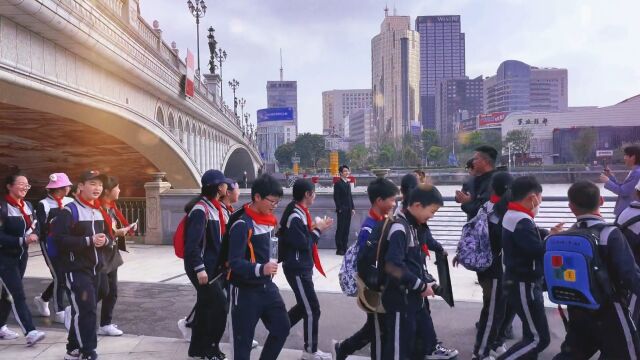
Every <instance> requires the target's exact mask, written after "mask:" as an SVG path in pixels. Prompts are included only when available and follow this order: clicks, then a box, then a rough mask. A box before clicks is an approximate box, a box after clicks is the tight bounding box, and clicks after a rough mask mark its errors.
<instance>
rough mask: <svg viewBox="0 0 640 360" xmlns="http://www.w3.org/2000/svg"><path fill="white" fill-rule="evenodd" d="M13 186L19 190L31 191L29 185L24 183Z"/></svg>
mask: <svg viewBox="0 0 640 360" xmlns="http://www.w3.org/2000/svg"><path fill="white" fill-rule="evenodd" d="M15 186H17V187H20V188H23V189H25V190H29V189H31V185H29V184H25V183H20V184H15Z"/></svg>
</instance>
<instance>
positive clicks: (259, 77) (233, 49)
mask: <svg viewBox="0 0 640 360" xmlns="http://www.w3.org/2000/svg"><path fill="white" fill-rule="evenodd" d="M205 3H206V4H207V7H208V8H207V12H206V14H205V16H204V18H202V19H201V23H200V59H201V60H200V62H201V68H202V71H203V72H205V71H208V67H207V63H208V59H209V50H208V46H207V38H206V35H207V32H206V29H207V28H209V26H213V27H214V28H215V36H216V40H217V41H218V44H219V46H221V47H222V48H223V49H224V50H226V51H227V53H228V58H227V61H226V62H224V63H223V65H222V75H223V84H225V87H224V92H225V94H224V97H225V99H227V103H232V102H230V101H228V99H231V98H232V92H231V90H230V89H229V87H228V86H227V85H226V84H227V82H228V81H229V80H231V79H232V78H235V79H237V80H238V81H239V82H240V86H239V88H238V90H237V94H238V97H243V98H245V99H246V101H247V105H246V106H245V112H248V113H250V114H251V121H252V122H254V123H255V119H256V110H258V109H261V108H264V107H266V103H267V93H266V82H267V81H269V80H279V69H280V56H279V54H280V52H279V51H280V49H282V53H283V65H284V80H296V81H297V82H298V127H299V132H312V133H322V92H323V91H327V90H334V89H360V88H371V38H373V37H374V36H375V35H376V34H378V33H379V31H380V24H381V22H382V20H383V18H384V8H385V6H386V5H388V6H389V9H390V11H389V14H390V15H391V14H393V11H394V10H393V9H394V8H395V9H396V14H397V15H408V16H410V17H411V23H412V29H413V27H414V25H415V18H416V17H417V16H427V15H461V21H462V32H464V33H465V34H466V35H465V36H466V72H467V74H466V75H467V76H469V77H470V78H475V77H477V76H479V75H482V76H484V77H486V76H491V75H494V74H495V72H496V70H497V68H498V66H499V65H500V63H501V62H502V61H505V60H520V61H523V62H525V63H527V64H529V65H532V66H538V67H556V68H566V69H568V72H569V106H608V105H613V104H615V103H618V102H620V101H622V100H624V99H627V98H629V97H632V96H635V95H638V94H640V21H638V19H637V14H640V1H637V0H626V1H623V0H608V1H601V0H562V1H559V0H536V1H530V0H396V1H393V0H390V1H385V0H224V1H221V0H218V1H212V0H205ZM140 10H141V13H142V16H143V17H144V18H145V20H146V21H147V22H148V23H149V24H151V23H152V22H153V21H154V20H158V21H159V23H160V28H161V29H162V31H163V34H162V36H163V40H164V41H165V42H167V43H168V44H171V42H172V41H175V42H176V43H177V46H178V48H179V49H180V56H182V57H184V56H185V55H186V49H187V48H189V49H190V50H191V51H192V52H193V53H194V54H195V52H196V24H195V19H194V18H193V17H192V15H191V14H190V12H189V10H188V8H187V5H186V0H185V1H182V0H140Z"/></svg>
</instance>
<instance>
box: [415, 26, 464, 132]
mask: <svg viewBox="0 0 640 360" xmlns="http://www.w3.org/2000/svg"><path fill="white" fill-rule="evenodd" d="M416 31H417V32H418V33H420V117H421V120H422V126H423V128H425V129H435V121H436V103H435V102H436V85H437V83H438V81H439V80H443V79H459V78H464V77H465V45H464V44H465V42H464V33H462V32H460V16H459V15H443V16H418V18H416Z"/></svg>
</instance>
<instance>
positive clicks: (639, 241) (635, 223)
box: [616, 181, 640, 326]
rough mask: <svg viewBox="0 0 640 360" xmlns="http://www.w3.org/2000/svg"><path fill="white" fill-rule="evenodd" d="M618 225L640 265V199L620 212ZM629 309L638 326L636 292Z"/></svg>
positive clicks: (639, 313) (639, 188)
mask: <svg viewBox="0 0 640 360" xmlns="http://www.w3.org/2000/svg"><path fill="white" fill-rule="evenodd" d="M636 193H637V196H638V197H639V198H640V181H639V182H638V184H637V185H636ZM616 226H617V227H618V228H620V230H621V231H622V234H623V235H624V237H625V238H626V239H627V242H629V246H630V247H631V252H632V253H633V257H634V258H635V261H636V264H637V265H640V201H633V202H631V204H629V207H627V208H626V209H624V210H623V211H622V213H620V215H619V216H618V218H617V219H616ZM629 309H630V310H632V314H631V317H632V318H633V320H634V322H635V323H636V326H638V324H639V321H640V297H638V296H636V295H634V294H632V295H631V297H630V298H629Z"/></svg>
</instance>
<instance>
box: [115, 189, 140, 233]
mask: <svg viewBox="0 0 640 360" xmlns="http://www.w3.org/2000/svg"><path fill="white" fill-rule="evenodd" d="M118 206H119V207H120V211H122V214H123V215H124V217H125V218H126V219H127V220H128V221H129V222H134V221H136V220H138V229H137V230H136V232H135V234H134V236H144V234H145V230H146V226H147V218H146V214H147V201H146V199H145V198H143V197H140V198H121V199H120V200H118Z"/></svg>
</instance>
